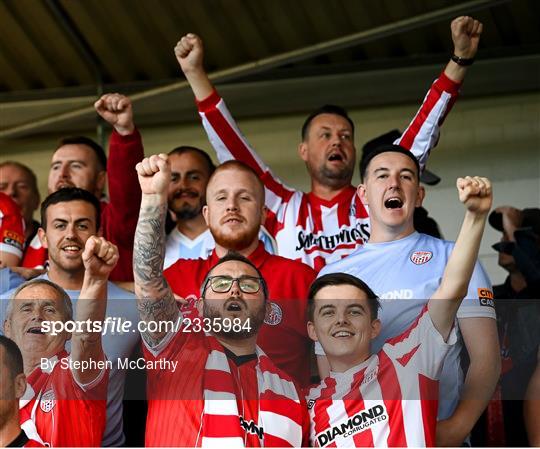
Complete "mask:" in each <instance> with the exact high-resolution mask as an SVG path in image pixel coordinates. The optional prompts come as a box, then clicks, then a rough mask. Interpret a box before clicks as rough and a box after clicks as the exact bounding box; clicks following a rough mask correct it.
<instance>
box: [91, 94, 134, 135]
mask: <svg viewBox="0 0 540 449" xmlns="http://www.w3.org/2000/svg"><path fill="white" fill-rule="evenodd" d="M94 108H96V112H97V113H98V114H99V115H101V117H103V119H104V120H105V121H107V122H108V123H110V124H111V125H112V126H114V129H115V130H116V132H117V133H118V134H120V135H122V136H126V135H128V134H131V133H132V132H133V131H134V130H135V125H134V123H133V110H132V108H131V100H130V99H129V98H128V97H126V96H125V95H121V94H105V95H103V96H102V97H101V98H100V99H99V100H98V101H96V102H95V103H94Z"/></svg>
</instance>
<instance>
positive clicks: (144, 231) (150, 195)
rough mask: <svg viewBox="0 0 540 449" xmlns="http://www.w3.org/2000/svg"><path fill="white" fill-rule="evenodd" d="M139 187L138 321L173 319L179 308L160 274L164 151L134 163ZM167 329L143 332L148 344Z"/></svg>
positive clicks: (164, 208)
mask: <svg viewBox="0 0 540 449" xmlns="http://www.w3.org/2000/svg"><path fill="white" fill-rule="evenodd" d="M136 169H137V175H138V177H139V183H140V185H141V190H142V201H141V210H140V212H139V221H138V223H137V229H136V231H135V245H134V251H133V274H134V278H135V295H136V296H137V308H138V310H139V315H140V317H141V321H145V322H146V323H148V322H150V321H157V322H164V321H170V322H173V323H174V322H176V320H177V319H178V315H179V311H178V306H177V304H176V301H175V299H174V296H173V293H172V291H171V289H170V287H169V284H167V281H166V280H165V278H164V276H163V259H164V254H165V238H166V235H165V215H166V213H167V186H168V184H169V183H170V178H171V170H170V166H169V162H168V161H167V155H165V154H160V155H153V156H150V157H149V158H145V159H144V160H143V161H142V162H139V163H138V164H137V167H136ZM166 334H167V332H166V331H165V329H163V330H162V331H161V332H160V331H158V332H149V331H146V332H143V333H142V338H144V341H145V342H146V343H147V344H148V346H149V347H151V348H153V347H156V346H157V345H158V344H159V343H160V342H161V340H162V339H163V338H164V337H165V335H166Z"/></svg>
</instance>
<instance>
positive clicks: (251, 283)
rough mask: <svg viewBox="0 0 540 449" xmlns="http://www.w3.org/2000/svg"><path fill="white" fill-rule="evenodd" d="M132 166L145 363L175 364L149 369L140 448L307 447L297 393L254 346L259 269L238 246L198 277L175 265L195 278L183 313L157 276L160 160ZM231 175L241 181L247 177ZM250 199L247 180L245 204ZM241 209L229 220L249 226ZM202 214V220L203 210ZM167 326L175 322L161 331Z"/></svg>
mask: <svg viewBox="0 0 540 449" xmlns="http://www.w3.org/2000/svg"><path fill="white" fill-rule="evenodd" d="M137 172H138V175H139V182H140V184H141V190H142V193H143V196H142V202H141V209H140V215H139V222H138V224H137V230H136V234H135V247H134V259H133V266H134V278H135V292H136V296H137V302H138V309H139V313H140V318H141V321H142V324H144V325H145V326H143V328H141V331H142V332H141V335H142V338H143V341H144V352H145V357H146V359H147V361H148V362H153V361H158V360H168V361H174V362H176V363H175V364H174V365H172V366H177V367H178V368H177V369H176V370H175V369H163V368H161V367H160V366H159V364H156V365H153V364H152V365H153V366H157V367H158V368H157V369H151V370H148V388H147V396H148V417H147V431H146V441H145V443H146V446H173V447H174V446H192V447H199V446H208V445H213V446H218V445H220V446H221V445H224V446H240V447H252V446H255V447H261V446H293V447H298V446H303V445H305V443H306V442H307V441H306V440H305V437H306V435H307V434H306V431H307V428H308V425H307V407H306V404H305V402H304V400H303V399H302V394H301V393H300V391H299V389H298V388H297V387H296V386H295V384H294V383H293V382H292V381H291V380H290V378H289V377H288V376H287V375H286V374H285V373H284V372H282V371H281V370H280V369H279V368H277V367H276V366H275V365H274V364H273V362H272V361H271V360H270V358H269V357H268V356H266V355H265V354H264V352H263V351H262V350H261V349H260V348H259V347H258V346H257V344H256V342H257V337H258V334H259V331H260V329H262V328H261V326H263V323H264V319H265V316H266V315H267V314H268V312H269V309H270V308H271V305H270V302H269V301H268V297H269V291H268V288H267V286H266V283H265V281H264V279H263V275H262V274H261V271H260V270H259V269H258V268H257V266H256V264H255V263H253V262H252V261H250V260H249V259H248V258H246V257H244V256H242V255H241V254H238V253H235V252H229V253H228V254H226V255H225V256H224V257H221V258H219V259H217V260H216V261H212V262H211V265H209V266H208V265H207V263H208V261H203V262H204V264H205V265H204V266H208V268H207V269H206V270H205V271H204V273H203V271H202V263H201V264H200V265H201V266H200V267H199V268H200V269H199V270H198V271H197V273H194V272H193V271H191V270H184V269H182V270H181V271H178V273H177V278H178V279H176V281H177V282H185V283H187V284H188V285H190V284H191V283H192V282H193V279H194V278H198V279H200V283H199V293H200V298H201V300H200V301H198V302H197V309H198V311H199V313H200V314H201V315H202V317H201V318H198V317H197V318H193V320H189V319H187V318H186V317H184V316H183V315H182V312H180V310H179V309H178V307H177V303H176V301H175V298H174V295H173V291H172V289H171V288H170V287H169V283H168V282H167V280H166V279H165V277H164V274H163V252H164V247H165V229H164V228H165V216H166V212H167V198H166V197H167V194H166V189H167V185H168V183H169V180H170V167H169V164H168V161H167V156H166V155H159V156H157V155H156V156H151V157H150V158H147V159H145V160H143V161H142V162H141V163H140V164H138V165H137ZM222 173H223V170H222ZM235 175H236V176H237V178H238V181H239V182H238V184H239V185H244V184H242V182H241V181H242V175H244V176H245V175H246V173H245V172H244V173H242V172H239V171H238V172H235ZM218 176H219V174H218ZM229 184H230V183H229ZM222 188H223V189H225V190H227V188H226V187H225V186H222ZM212 189H213V185H212V180H210V183H209V185H208V191H209V192H212V191H213V190H212ZM220 189H221V188H220ZM210 195H212V193H210ZM220 195H223V193H221V194H220ZM250 195H251V194H250V189H249V185H247V186H246V192H244V193H243V195H242V197H243V198H244V199H243V201H246V202H248V198H249V197H250ZM220 197H221V196H220ZM259 201H260V200H259ZM205 209H206V207H205ZM241 211H242V212H245V210H244V209H241V208H240V209H238V210H236V214H237V216H236V222H238V223H242V224H244V223H245V222H249V220H248V219H247V218H244V216H243V214H242V213H241ZM204 215H205V218H206V219H207V221H208V211H207V210H206V211H205V213H204ZM247 227H248V228H250V226H247ZM235 232H236V234H237V235H242V234H243V233H244V232H245V229H244V228H243V226H237V227H236V229H235ZM257 232H258V230H257V229H256V230H255V238H256V236H257ZM225 233H226V232H225ZM218 239H219V237H218ZM216 242H219V240H216ZM218 244H219V243H218ZM218 257H219V256H218ZM199 273H203V277H202V278H199V277H198V274H199ZM197 320H198V321H197ZM167 323H171V324H174V326H172V327H168V328H167ZM148 365H150V364H147V366H148ZM303 443H304V444H303Z"/></svg>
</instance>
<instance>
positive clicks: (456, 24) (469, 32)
mask: <svg viewBox="0 0 540 449" xmlns="http://www.w3.org/2000/svg"><path fill="white" fill-rule="evenodd" d="M450 28H451V30H452V40H453V41H454V54H455V55H456V56H459V57H460V58H465V59H473V58H474V57H475V56H476V52H477V51H478V43H479V42H480V35H481V34H482V29H483V25H482V23H481V22H479V21H478V20H474V19H473V18H472V17H468V16H461V17H457V18H456V19H454V20H453V21H452V24H451V25H450ZM466 73H467V66H462V65H459V64H457V63H455V62H454V61H452V60H450V62H448V65H447V66H446V68H445V69H444V74H445V75H446V76H447V77H448V78H450V79H451V80H452V81H455V82H456V83H461V82H462V81H463V79H464V78H465V74H466Z"/></svg>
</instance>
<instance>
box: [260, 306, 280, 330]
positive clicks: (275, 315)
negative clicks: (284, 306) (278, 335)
mask: <svg viewBox="0 0 540 449" xmlns="http://www.w3.org/2000/svg"><path fill="white" fill-rule="evenodd" d="M282 319H283V311H282V310H281V307H279V305H278V304H276V303H275V302H271V303H270V312H269V313H268V314H267V315H266V317H265V318H264V322H265V323H266V324H269V325H270V326H277V325H278V324H279V323H281V320H282Z"/></svg>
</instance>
